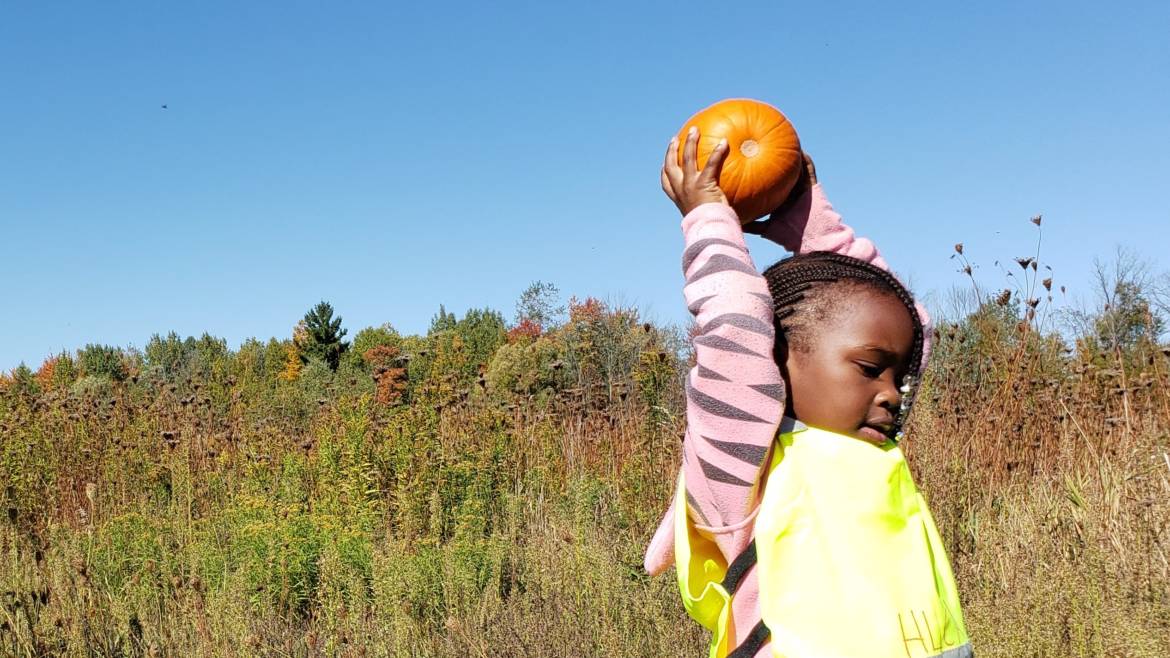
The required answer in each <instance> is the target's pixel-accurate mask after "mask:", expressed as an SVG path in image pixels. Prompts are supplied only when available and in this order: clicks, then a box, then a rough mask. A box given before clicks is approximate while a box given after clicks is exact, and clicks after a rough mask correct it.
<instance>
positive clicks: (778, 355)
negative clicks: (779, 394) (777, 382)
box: [772, 334, 789, 386]
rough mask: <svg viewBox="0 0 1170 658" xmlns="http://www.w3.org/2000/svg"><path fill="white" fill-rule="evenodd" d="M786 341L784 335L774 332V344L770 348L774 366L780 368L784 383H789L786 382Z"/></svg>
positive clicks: (787, 352)
mask: <svg viewBox="0 0 1170 658" xmlns="http://www.w3.org/2000/svg"><path fill="white" fill-rule="evenodd" d="M788 354H789V351H788V341H786V340H784V336H782V335H781V334H776V344H775V346H774V347H773V348H772V358H773V359H775V361H776V366H777V367H779V368H780V376H781V377H782V378H783V379H784V384H785V385H786V386H787V385H789V382H788Z"/></svg>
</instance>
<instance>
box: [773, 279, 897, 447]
mask: <svg viewBox="0 0 1170 658" xmlns="http://www.w3.org/2000/svg"><path fill="white" fill-rule="evenodd" d="M820 292H821V294H838V291H837V290H833V291H827V290H823V291H820ZM840 292H841V293H844V294H845V295H846V296H845V297H844V298H842V299H840V300H839V301H838V302H837V303H836V307H835V308H834V309H833V310H832V312H830V313H828V314H827V315H826V316H825V318H824V320H823V321H822V322H821V323H820V324H819V325H817V326H814V327H808V328H806V329H805V331H809V332H810V334H809V335H807V336H803V338H805V340H804V341H803V343H802V345H801V346H800V348H799V349H788V348H787V347H786V346H782V350H781V356H782V357H783V358H784V363H783V366H782V368H781V372H782V373H783V374H784V381H785V383H786V384H787V385H788V405H789V407H788V410H787V411H788V414H789V415H791V416H792V417H794V418H796V419H797V420H800V421H801V422H803V423H805V424H807V425H812V426H813V427H819V428H821V429H825V430H829V431H832V432H837V433H838V434H846V435H848V436H853V437H856V438H859V439H864V440H866V441H871V442H873V443H876V444H881V443H884V442H885V441H886V439H887V438H891V437H892V436H893V431H894V422H895V420H896V419H897V416H898V409H899V406H900V405H901V402H902V397H901V393H900V391H899V390H898V389H899V386H900V385H901V382H902V378H903V377H904V376H905V374H906V372H907V369H908V367H909V359H910V352H911V350H912V349H913V348H914V323H913V320H912V319H911V317H910V313H909V311H908V310H907V309H906V306H905V305H904V304H902V302H901V301H899V300H898V298H897V297H895V296H893V295H890V294H883V293H880V292H877V291H873V290H870V289H866V288H860V289H858V288H852V289H850V288H846V289H844V290H840Z"/></svg>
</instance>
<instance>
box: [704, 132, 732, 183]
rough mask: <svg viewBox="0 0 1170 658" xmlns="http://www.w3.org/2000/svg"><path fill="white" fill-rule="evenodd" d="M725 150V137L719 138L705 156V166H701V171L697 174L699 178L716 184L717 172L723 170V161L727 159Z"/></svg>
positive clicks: (717, 179) (726, 149)
mask: <svg viewBox="0 0 1170 658" xmlns="http://www.w3.org/2000/svg"><path fill="white" fill-rule="evenodd" d="M727 152H728V148H727V139H721V140H719V143H718V144H716V145H715V148H714V149H712V150H711V154H710V155H708V156H707V166H705V167H703V172H702V173H701V174H699V180H701V181H711V182H713V183H715V184H718V183H719V172H720V171H722V170H723V163H724V162H725V161H726V160H727Z"/></svg>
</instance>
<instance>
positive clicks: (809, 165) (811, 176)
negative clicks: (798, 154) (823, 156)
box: [802, 151, 817, 185]
mask: <svg viewBox="0 0 1170 658" xmlns="http://www.w3.org/2000/svg"><path fill="white" fill-rule="evenodd" d="M802 153H804V169H805V171H807V172H808V182H809V185H816V184H817V166H816V165H815V164H813V159H812V156H811V155H809V154H808V153H807V152H804V151H802Z"/></svg>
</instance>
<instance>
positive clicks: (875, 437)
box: [857, 426, 889, 445]
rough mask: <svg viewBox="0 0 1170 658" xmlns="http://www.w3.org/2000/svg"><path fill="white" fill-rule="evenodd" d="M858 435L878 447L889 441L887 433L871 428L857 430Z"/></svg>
mask: <svg viewBox="0 0 1170 658" xmlns="http://www.w3.org/2000/svg"><path fill="white" fill-rule="evenodd" d="M857 435H858V436H860V437H861V438H863V439H865V440H866V441H869V442H870V443H876V444H878V445H881V444H883V443H885V442H886V441H887V440H888V439H889V437H888V436H887V435H886V433H885V432H883V431H881V430H879V429H877V428H874V427H869V426H865V427H862V428H861V429H859V430H857Z"/></svg>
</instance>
